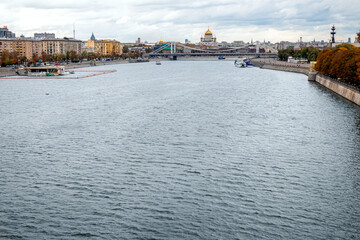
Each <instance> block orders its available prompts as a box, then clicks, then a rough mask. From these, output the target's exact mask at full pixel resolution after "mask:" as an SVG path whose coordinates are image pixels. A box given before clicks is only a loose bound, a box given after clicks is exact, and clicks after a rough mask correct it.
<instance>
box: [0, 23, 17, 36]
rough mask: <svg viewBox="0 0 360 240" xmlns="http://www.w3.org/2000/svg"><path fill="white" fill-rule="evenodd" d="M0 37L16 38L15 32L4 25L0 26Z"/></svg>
mask: <svg viewBox="0 0 360 240" xmlns="http://www.w3.org/2000/svg"><path fill="white" fill-rule="evenodd" d="M0 38H15V33H12V32H11V31H9V29H8V27H7V26H4V27H2V28H0Z"/></svg>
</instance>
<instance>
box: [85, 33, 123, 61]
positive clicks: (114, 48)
mask: <svg viewBox="0 0 360 240" xmlns="http://www.w3.org/2000/svg"><path fill="white" fill-rule="evenodd" d="M123 46H124V45H123V44H120V42H118V41H115V40H97V39H95V36H94V34H92V35H91V38H90V40H87V41H86V42H85V47H86V48H87V49H89V50H93V52H94V53H97V54H100V55H102V56H110V55H113V54H116V55H121V54H122V53H123Z"/></svg>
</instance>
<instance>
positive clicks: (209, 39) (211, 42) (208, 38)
mask: <svg viewBox="0 0 360 240" xmlns="http://www.w3.org/2000/svg"><path fill="white" fill-rule="evenodd" d="M200 45H207V46H215V45H216V37H213V34H212V32H211V31H210V29H209V28H208V30H207V31H206V32H205V36H204V37H203V36H201V38H200Z"/></svg>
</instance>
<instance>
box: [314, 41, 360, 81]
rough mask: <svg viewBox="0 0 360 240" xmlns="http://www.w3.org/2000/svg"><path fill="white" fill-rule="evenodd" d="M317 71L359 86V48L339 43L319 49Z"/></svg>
mask: <svg viewBox="0 0 360 240" xmlns="http://www.w3.org/2000/svg"><path fill="white" fill-rule="evenodd" d="M315 69H316V71H317V72H319V73H321V74H324V75H327V76H330V77H332V78H335V79H338V80H340V81H342V82H345V83H348V84H351V85H356V86H359V87H360V48H356V47H354V46H353V45H351V44H340V45H339V46H337V47H336V48H334V49H325V50H323V51H321V52H320V53H319V55H318V57H317V59H316V66H315Z"/></svg>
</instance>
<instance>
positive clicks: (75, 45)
mask: <svg viewBox="0 0 360 240" xmlns="http://www.w3.org/2000/svg"><path fill="white" fill-rule="evenodd" d="M41 42H42V51H43V52H45V53H46V54H48V55H55V54H64V55H66V53H67V52H71V51H75V52H76V54H78V55H79V54H81V43H82V42H81V40H76V39H71V38H55V39H43V40H41Z"/></svg>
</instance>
